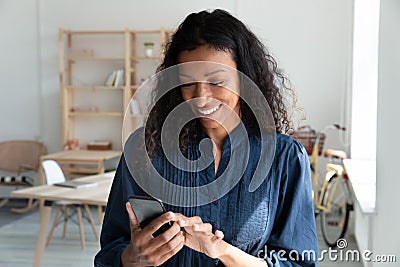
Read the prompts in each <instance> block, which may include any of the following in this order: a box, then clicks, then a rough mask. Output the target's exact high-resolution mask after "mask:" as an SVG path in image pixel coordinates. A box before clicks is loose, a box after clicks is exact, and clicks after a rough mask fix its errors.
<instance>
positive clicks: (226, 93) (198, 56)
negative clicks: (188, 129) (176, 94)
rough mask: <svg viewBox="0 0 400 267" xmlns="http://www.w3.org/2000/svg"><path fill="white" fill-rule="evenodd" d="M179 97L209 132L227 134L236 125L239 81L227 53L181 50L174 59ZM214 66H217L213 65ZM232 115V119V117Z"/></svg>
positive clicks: (211, 49) (237, 121)
mask: <svg viewBox="0 0 400 267" xmlns="http://www.w3.org/2000/svg"><path fill="white" fill-rule="evenodd" d="M195 61H202V62H197V63H191V64H183V65H181V66H180V67H179V78H180V81H181V82H182V83H183V85H182V86H181V93H182V97H183V99H184V100H185V101H187V102H188V104H189V105H190V107H191V109H192V111H193V112H194V113H195V114H196V115H197V116H198V117H199V119H200V122H201V125H202V126H203V127H204V128H205V130H206V131H207V132H208V131H209V130H224V129H226V130H227V131H228V132H230V131H231V130H232V129H233V128H234V127H235V126H236V125H237V124H238V123H239V115H240V113H239V112H240V109H239V78H238V74H237V71H236V63H235V61H233V59H232V56H231V54H230V53H229V52H225V51H218V50H215V49H213V48H210V47H208V46H205V45H203V46H200V47H198V48H196V49H194V50H185V51H183V52H181V53H180V54H179V56H178V62H179V63H189V62H195ZM216 63H217V64H216ZM235 115H236V116H235Z"/></svg>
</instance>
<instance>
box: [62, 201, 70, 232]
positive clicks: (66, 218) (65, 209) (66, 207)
mask: <svg viewBox="0 0 400 267" xmlns="http://www.w3.org/2000/svg"><path fill="white" fill-rule="evenodd" d="M68 216H69V207H68V206H64V226H63V233H62V238H63V239H65V236H66V235H67V222H68Z"/></svg>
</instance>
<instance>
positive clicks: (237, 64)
mask: <svg viewBox="0 0 400 267" xmlns="http://www.w3.org/2000/svg"><path fill="white" fill-rule="evenodd" d="M192 62H203V63H204V62H205V63H206V64H203V65H200V67H198V66H197V65H195V66H192V65H191V64H190V63H192ZM207 63H210V64H211V65H210V64H207ZM178 64H179V65H178ZM172 66H179V69H178V75H179V80H180V83H181V85H180V86H177V87H176V88H173V89H172V90H169V91H165V90H164V89H165V88H162V86H160V87H159V88H157V89H156V90H155V91H154V93H153V97H154V106H153V108H152V109H151V111H150V115H149V119H148V121H147V123H146V126H145V129H141V130H139V131H136V132H135V133H134V134H133V135H131V137H130V138H129V139H130V140H133V141H132V142H131V143H129V142H127V144H129V146H127V145H125V148H124V155H123V156H122V158H121V161H120V164H119V166H118V170H117V173H116V175H115V178H114V182H113V187H112V190H111V192H110V196H109V200H108V205H107V209H106V214H105V219H104V224H103V228H102V234H101V251H100V252H99V253H98V254H97V255H96V258H95V265H96V266H216V265H217V266H316V257H317V253H318V247H317V237H316V230H315V219H314V211H313V202H312V197H311V195H312V194H311V179H310V171H309V163H308V156H307V154H306V153H305V150H304V148H303V147H302V146H301V145H300V144H299V143H298V142H296V141H295V140H293V139H292V138H290V137H289V136H287V135H284V134H282V133H287V132H289V131H290V130H291V121H290V115H289V111H288V108H290V107H287V105H285V103H287V102H288V101H287V100H289V102H290V99H285V97H286V96H291V97H292V98H294V93H293V91H292V90H291V89H290V88H288V87H286V85H285V84H286V82H285V80H286V79H285V78H284V77H283V76H282V74H281V73H279V71H277V65H276V63H275V61H274V59H273V58H272V57H271V56H270V55H269V54H268V53H267V52H266V49H265V48H264V46H263V45H262V43H261V42H260V41H259V40H258V39H257V38H256V37H255V35H254V34H253V33H251V32H250V31H249V30H248V28H247V27H246V26H245V25H244V24H243V23H242V22H240V21H239V20H237V19H236V18H234V17H233V16H231V15H230V14H229V13H227V12H225V11H222V10H215V11H213V12H208V11H202V12H199V13H196V14H191V15H189V16H188V17H187V18H186V19H185V20H184V21H183V23H182V24H181V25H180V26H179V28H178V30H177V31H176V33H175V34H174V35H173V37H172V39H171V41H170V42H169V43H168V44H167V46H166V52H165V58H164V61H163V63H162V64H161V65H160V67H159V69H158V71H163V70H167V69H168V68H170V67H172ZM210 66H211V67H210ZM216 66H217V67H216ZM218 66H221V67H218ZM229 70H235V71H234V72H231V71H229ZM239 72H241V73H244V74H245V75H247V76H248V77H249V78H250V79H251V80H252V81H253V82H254V84H255V85H256V86H257V92H255V91H254V90H253V91H252V90H248V86H247V85H248V84H249V83H246V82H244V80H243V79H242V77H241V76H240V75H239V74H237V73H239ZM227 73H228V74H227ZM224 75H225V76H224ZM277 79H278V80H280V81H281V83H279V84H278V83H277V82H276V80H277ZM228 88H229V89H228ZM260 93H261V96H262V97H257V96H258V95H260ZM263 101H264V102H265V101H266V102H267V103H268V106H269V109H270V111H271V114H272V115H271V116H272V119H273V124H274V125H273V128H274V131H273V132H274V136H273V137H274V145H273V146H271V147H272V148H273V150H274V151H273V153H272V154H270V155H272V158H271V157H269V158H270V159H271V160H265V159H266V158H267V159H268V157H266V158H265V157H262V155H263V153H264V152H263V145H262V143H261V142H262V141H261V140H262V137H263V136H264V133H265V131H264V130H263V129H264V128H266V129H268V125H266V124H268V115H266V116H264V117H263V116H259V112H261V113H262V109H263V108H264V106H263V105H262V103H263ZM182 103H183V104H184V105H181V104H182ZM180 106H182V109H183V110H185V108H186V109H187V110H186V111H185V112H182V110H181V111H180V114H184V113H185V114H186V113H191V114H192V115H193V114H194V117H196V119H193V120H187V121H188V122H187V123H186V122H185V123H184V126H183V128H182V130H181V131H180V134H179V139H178V142H179V144H178V145H179V149H180V151H181V152H182V153H183V154H184V155H185V157H186V158H187V159H188V160H197V159H199V158H201V157H202V156H204V157H205V158H207V155H208V156H210V155H211V157H212V158H211V161H207V162H208V163H210V164H208V165H207V166H206V167H205V168H204V169H196V168H194V169H190V170H180V169H179V168H180V166H176V165H174V166H173V164H171V162H169V159H167V156H166V152H165V150H163V149H164V148H163V147H162V145H161V143H162V142H161V140H162V137H161V136H162V133H161V130H162V127H163V123H164V121H168V117H167V116H168V114H169V113H171V112H172V111H173V110H174V109H175V108H177V107H180ZM267 113H268V112H267ZM240 125H244V127H245V129H246V131H247V134H248V136H247V138H248V144H249V146H248V151H247V152H246V153H244V154H243V159H240V158H239V160H238V155H239V157H240V155H241V153H237V151H238V150H237V147H235V146H232V148H231V145H234V144H233V142H234V141H233V140H234V138H232V137H231V136H234V135H235V133H236V136H242V133H241V134H239V135H238V134H237V132H238V131H239V130H237V129H239V128H240V127H239V126H240ZM166 128H167V130H166V131H167V132H168V130H169V131H170V132H173V131H176V129H180V128H173V129H171V127H166ZM242 129H243V128H242ZM139 132H142V133H143V135H144V138H145V139H144V141H145V144H143V146H145V148H146V153H147V155H148V156H149V158H150V161H151V164H152V165H153V166H154V167H155V169H156V171H157V173H159V174H160V176H162V177H163V178H164V179H166V180H169V181H170V182H171V183H174V184H178V185H180V186H186V187H191V186H203V185H207V184H209V183H212V182H214V181H222V178H221V177H222V174H223V173H225V171H226V170H228V169H229V165H230V164H231V165H235V166H236V165H244V164H242V163H243V162H246V164H245V167H244V169H243V172H242V173H241V175H240V178H241V179H240V180H239V181H238V182H235V183H232V184H231V185H232V186H231V187H230V188H229V190H228V191H227V192H225V193H223V194H220V195H218V198H215V199H213V201H212V202H211V201H205V202H201V201H200V202H201V203H200V204H199V205H176V203H175V205H174V203H171V202H168V201H167V203H169V204H167V205H166V208H167V210H169V212H167V213H164V214H163V215H161V216H159V217H158V218H156V219H154V220H153V221H152V222H151V223H150V224H149V225H148V226H146V227H144V228H143V229H141V228H140V226H139V223H138V221H137V219H136V217H135V214H134V212H133V211H132V208H131V206H130V205H129V203H128V202H127V200H128V197H129V196H130V195H147V193H146V192H148V190H143V188H142V184H140V182H138V180H137V177H135V176H138V175H136V174H135V173H133V172H132V171H133V170H132V168H130V166H131V165H130V164H131V163H132V158H129V159H127V158H128V156H127V155H131V154H132V152H131V149H132V147H135V146H140V144H138V143H140V138H138V136H139V134H138V133H139ZM275 133H276V135H275ZM269 136H271V135H269ZM203 139H211V141H212V145H211V146H204V147H203V148H201V146H200V142H201V141H202V140H203ZM137 140H139V141H137ZM128 141H129V140H128ZM135 142H136V143H135ZM240 144H241V143H240ZM235 152H236V158H235V157H232V155H235V154H234V153H235ZM202 153H203V154H202ZM133 154H134V153H133ZM267 154H268V153H267ZM246 157H248V160H247V161H246V160H245V159H244V158H246ZM267 161H268V162H267ZM260 165H261V166H270V168H268V170H267V171H265V172H264V173H263V174H262V175H263V179H262V180H261V181H260V182H259V184H258V186H256V187H253V190H249V187H251V183H252V181H251V179H252V177H253V175H254V173H255V172H257V168H258V167H257V166H260ZM135 166H137V167H138V166H142V167H143V166H144V167H143V168H147V167H146V166H147V165H146V164H142V165H135ZM264 169H265V168H264ZM132 173H133V175H132ZM226 177H228V180H229V178H230V177H231V176H229V175H228V176H226ZM142 181H143V180H142ZM139 184H140V185H139ZM213 188H214V189H215V187H213ZM160 190H161V191H160V192H165V190H164V189H163V188H161V189H160ZM163 190H164V191H163ZM215 190H216V191H218V190H220V188H217V189H215ZM145 191H146V192H145ZM167 191H168V190H167ZM211 191H213V190H211ZM250 191H251V192H250ZM177 192H178V191H176V192H175V191H174V192H173V193H172V194H175V195H174V196H175V197H176V196H177V194H178V193H177ZM218 192H219V191H218ZM170 193H171V192H168V193H166V194H168V195H169V196H170V195H171V194H170ZM214 196H215V195H213V196H212V197H211V199H212V198H213V197H214ZM166 198H167V197H166ZM177 198H179V195H178V197H177ZM169 221H172V222H173V225H172V227H170V228H169V229H168V230H167V231H165V232H164V233H163V234H161V235H158V236H156V237H154V236H153V235H152V234H153V233H154V232H155V231H156V230H158V229H159V228H160V227H161V226H162V225H164V224H165V223H166V222H169Z"/></svg>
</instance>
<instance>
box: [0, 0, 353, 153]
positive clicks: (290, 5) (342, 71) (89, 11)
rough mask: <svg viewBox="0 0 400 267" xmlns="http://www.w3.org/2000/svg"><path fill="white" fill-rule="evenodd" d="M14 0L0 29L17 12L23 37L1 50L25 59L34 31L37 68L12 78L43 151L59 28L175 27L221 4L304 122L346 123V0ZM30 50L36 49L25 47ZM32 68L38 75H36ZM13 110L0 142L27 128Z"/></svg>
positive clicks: (53, 138)
mask: <svg viewBox="0 0 400 267" xmlns="http://www.w3.org/2000/svg"><path fill="white" fill-rule="evenodd" d="M14 2H18V1H11V0H7V1H3V2H1V4H0V5H2V6H0V10H1V11H0V12H3V10H7V11H8V12H7V14H13V15H12V16H11V15H8V16H7V17H3V16H2V17H1V19H2V22H3V23H2V27H5V28H6V33H7V34H8V35H9V37H10V38H16V37H17V36H15V35H17V34H15V33H14V31H13V30H12V28H11V27H6V26H5V25H7V26H8V25H10V24H12V22H13V18H16V17H18V18H20V20H19V21H18V23H20V24H23V25H25V24H26V25H27V26H29V27H30V28H29V29H30V31H29V33H27V32H26V31H25V32H24V35H23V37H24V38H26V40H20V42H17V45H16V46H12V45H11V44H10V45H9V49H7V50H3V49H2V50H1V53H3V54H6V56H7V58H8V59H9V60H8V61H11V60H13V61H14V62H16V61H18V62H24V63H25V62H26V60H25V59H24V58H22V57H21V56H20V54H19V53H20V50H25V51H26V50H27V49H29V50H31V49H32V50H33V48H32V46H31V45H32V43H33V42H34V41H35V42H36V40H37V36H32V35H35V33H36V34H38V35H39V40H40V42H39V45H40V47H39V48H40V67H37V64H38V61H37V59H36V61H34V62H30V63H31V64H30V65H32V67H30V68H29V70H30V72H29V74H30V76H29V75H28V76H26V75H23V77H29V79H27V80H25V78H22V79H20V80H19V81H18V82H19V83H21V84H29V90H32V91H30V93H31V94H34V95H35V96H36V97H35V98H33V97H31V99H30V100H29V101H30V103H33V104H31V105H32V106H33V108H31V109H30V110H29V114H30V116H32V117H33V119H31V120H30V122H31V123H32V124H33V126H34V127H29V129H28V131H29V134H28V137H34V136H36V135H38V134H40V135H41V137H42V139H43V140H44V141H45V143H46V144H47V145H48V147H49V150H50V151H55V150H58V149H59V147H60V113H59V84H58V43H57V38H58V36H57V34H58V29H59V28H60V27H61V28H66V29H89V30H92V29H123V28H125V27H129V28H136V29H155V28H159V27H161V26H163V27H167V28H174V27H176V26H177V25H178V24H179V22H180V21H182V19H183V18H184V17H185V16H186V15H187V14H188V13H190V12H195V11H198V10H201V9H205V8H216V7H222V8H224V9H227V10H229V11H231V12H232V13H234V14H235V15H237V16H238V17H239V18H240V19H242V20H243V21H244V22H245V23H246V24H248V25H249V26H250V27H251V28H252V29H254V31H255V32H256V33H257V34H258V36H260V37H261V38H262V39H264V40H265V41H266V43H267V45H268V46H269V47H270V50H271V51H272V52H273V54H274V55H276V57H277V59H278V61H279V63H280V65H281V67H282V68H283V69H284V70H285V71H286V72H287V73H288V75H289V76H290V78H291V80H292V82H293V84H294V85H295V87H296V89H297V90H298V98H299V104H300V105H301V106H303V107H304V109H305V111H306V113H307V119H308V121H307V122H306V123H307V124H311V125H313V126H314V127H315V128H317V129H318V130H321V129H322V128H323V126H324V125H326V124H329V123H335V122H339V123H343V122H345V120H344V119H343V118H344V117H347V116H348V114H347V113H346V112H345V108H344V104H343V103H344V94H345V91H344V90H345V89H346V87H347V86H348V84H349V79H348V77H349V76H350V72H349V71H348V69H349V66H350V63H349V62H351V29H352V8H353V7H352V5H353V1H351V0H337V1H330V0H321V1H313V0H302V1H298V0H284V1H272V0H270V1H261V0H253V1H245V0H224V1H218V2H217V4H215V3H216V2H215V1H212V0H206V1H201V2H200V1H179V0H169V1H157V0H148V1H139V0H115V1H112V2H111V1H105V0H102V1H99V0H97V1H96V0H87V1H78V0H58V1H51V0H36V1H34V0H30V1H29V3H30V4H31V7H32V8H26V4H25V3H24V6H23V7H22V6H21V4H17V3H14ZM36 3H37V5H38V10H37V11H35V10H36V9H35V4H36ZM32 10H33V11H32ZM27 12H30V13H29V14H30V16H28V18H31V19H28V21H24V20H22V19H21V18H23V17H25V16H26V15H25V13H27ZM35 12H36V13H35ZM24 15H25V16H24ZM36 16H37V17H38V18H39V26H38V27H36V26H35V25H36V23H35V20H34V18H36ZM18 23H17V25H18ZM13 27H14V26H13ZM17 38H22V37H21V36H20V37H17ZM27 44H29V45H27ZM18 48H23V49H18ZM4 51H11V52H10V53H6V52H4ZM11 55H12V56H11ZM32 55H36V54H34V53H33V52H32ZM11 62H12V61H11ZM33 63H36V65H35V64H33ZM8 64H9V62H7V61H3V60H2V61H1V62H0V69H3V68H7V65H8ZM12 73H14V71H13V72H11V71H9V72H8V75H11V74H12ZM39 74H40V80H38V79H37V77H38V75H39ZM13 75H14V74H13ZM34 77H36V80H35V79H34ZM2 80H4V79H2ZM32 80H34V83H32ZM39 83H40V85H39ZM11 85H12V83H11V82H9V81H6V82H5V84H2V86H1V88H10V86H11ZM32 92H34V93H32ZM38 93H39V94H40V98H39V96H38ZM6 99H7V101H6V102H8V103H10V104H9V105H10V106H13V107H14V106H17V105H18V102H17V100H18V99H19V97H17V91H16V90H15V89H14V90H11V89H10V90H9V92H8V94H7V95H6ZM40 107H41V109H42V112H41V111H40ZM1 108H2V109H1V110H2V111H4V108H3V107H1ZM4 114H7V116H6V115H4ZM19 117H25V116H24V112H23V111H21V110H19V111H16V112H15V113H14V112H13V113H10V112H7V113H4V112H2V115H1V125H11V126H12V127H11V129H12V130H10V131H9V132H4V131H3V130H1V132H0V141H1V140H5V139H11V138H17V137H18V136H21V135H22V134H26V127H23V128H22V127H17V126H18V125H17V123H13V122H14V121H15V122H17V121H18V118H19ZM40 121H42V124H41V123H40ZM346 122H347V121H346ZM14 124H15V125H14ZM346 124H347V123H346ZM116 130H117V131H120V129H116ZM5 133H7V134H5ZM335 143H336V144H337V143H338V141H337V140H336V142H335Z"/></svg>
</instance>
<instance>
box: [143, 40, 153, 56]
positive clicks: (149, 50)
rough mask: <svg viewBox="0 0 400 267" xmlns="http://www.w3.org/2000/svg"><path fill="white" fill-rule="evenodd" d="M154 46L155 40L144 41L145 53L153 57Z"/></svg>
mask: <svg viewBox="0 0 400 267" xmlns="http://www.w3.org/2000/svg"><path fill="white" fill-rule="evenodd" d="M153 48H154V43H153V42H146V43H144V54H145V55H146V57H151V56H152V55H153Z"/></svg>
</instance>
